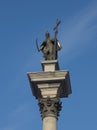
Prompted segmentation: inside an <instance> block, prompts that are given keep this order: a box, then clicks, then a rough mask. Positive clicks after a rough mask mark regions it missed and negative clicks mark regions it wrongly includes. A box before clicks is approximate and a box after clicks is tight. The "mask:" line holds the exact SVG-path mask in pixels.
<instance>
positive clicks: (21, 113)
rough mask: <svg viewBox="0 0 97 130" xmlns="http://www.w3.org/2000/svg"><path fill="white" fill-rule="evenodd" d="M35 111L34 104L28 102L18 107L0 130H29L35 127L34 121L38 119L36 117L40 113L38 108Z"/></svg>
mask: <svg viewBox="0 0 97 130" xmlns="http://www.w3.org/2000/svg"><path fill="white" fill-rule="evenodd" d="M34 106H35V104H34ZM33 109H34V110H33ZM33 109H32V102H31V103H29V102H26V103H24V104H21V105H19V106H17V108H15V109H14V110H13V111H11V113H9V115H8V116H7V119H6V120H8V121H7V123H6V124H5V125H4V126H2V127H0V130H20V129H23V130H27V128H28V129H29V127H31V126H32V127H33V125H34V124H32V121H33V120H35V119H36V118H37V117H36V116H35V115H37V111H38V110H37V109H36V108H33ZM25 126H26V127H25Z"/></svg>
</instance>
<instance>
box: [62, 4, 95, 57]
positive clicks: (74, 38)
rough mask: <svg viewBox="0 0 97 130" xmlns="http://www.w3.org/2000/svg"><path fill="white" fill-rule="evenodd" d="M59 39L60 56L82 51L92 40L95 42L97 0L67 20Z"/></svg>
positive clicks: (72, 54)
mask: <svg viewBox="0 0 97 130" xmlns="http://www.w3.org/2000/svg"><path fill="white" fill-rule="evenodd" d="M62 29H63V28H62ZM60 39H62V46H63V49H62V52H61V56H63V55H64V56H65V57H64V58H66V57H68V56H69V55H71V57H72V56H74V55H77V54H78V53H82V52H83V50H86V49H87V48H88V47H89V46H90V45H93V42H94V44H95V43H96V42H97V2H96V3H90V4H89V5H88V6H87V7H85V8H84V9H83V8H82V10H81V11H79V12H77V13H76V14H75V15H74V16H72V17H71V19H69V20H67V23H65V25H64V31H63V32H62V36H61V38H60ZM95 40H96V41H95ZM92 41H93V42H92ZM96 44H97V43H96Z"/></svg>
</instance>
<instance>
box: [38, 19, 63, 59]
mask: <svg viewBox="0 0 97 130" xmlns="http://www.w3.org/2000/svg"><path fill="white" fill-rule="evenodd" d="M59 24H60V21H58V19H57V21H56V26H55V27H54V31H55V36H54V38H51V37H50V33H49V32H46V34H45V37H46V38H45V40H44V41H43V42H42V44H41V45H40V48H39V49H38V51H42V53H43V56H44V58H45V60H56V59H57V58H58V55H57V53H58V51H59V50H60V49H61V48H62V47H61V45H60V43H59V42H58V40H57V34H58V26H59Z"/></svg>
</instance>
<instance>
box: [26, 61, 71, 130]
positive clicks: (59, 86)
mask: <svg viewBox="0 0 97 130" xmlns="http://www.w3.org/2000/svg"><path fill="white" fill-rule="evenodd" d="M41 64H42V69H43V72H34V73H33V72H29V73H28V78H29V81H30V86H31V90H32V94H33V95H34V96H35V97H36V99H37V100H38V104H39V107H40V113H41V117H42V120H43V130H57V119H58V116H59V112H60V111H61V107H62V106H61V104H62V103H61V101H60V98H66V97H68V95H69V94H71V85H70V78H69V71H67V70H62V71H60V70H59V65H58V61H57V60H49V61H42V62H41Z"/></svg>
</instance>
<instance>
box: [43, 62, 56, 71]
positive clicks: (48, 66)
mask: <svg viewBox="0 0 97 130" xmlns="http://www.w3.org/2000/svg"><path fill="white" fill-rule="evenodd" d="M41 64H42V69H43V71H44V72H47V71H55V70H59V64H58V61H57V60H46V61H42V62H41Z"/></svg>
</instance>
